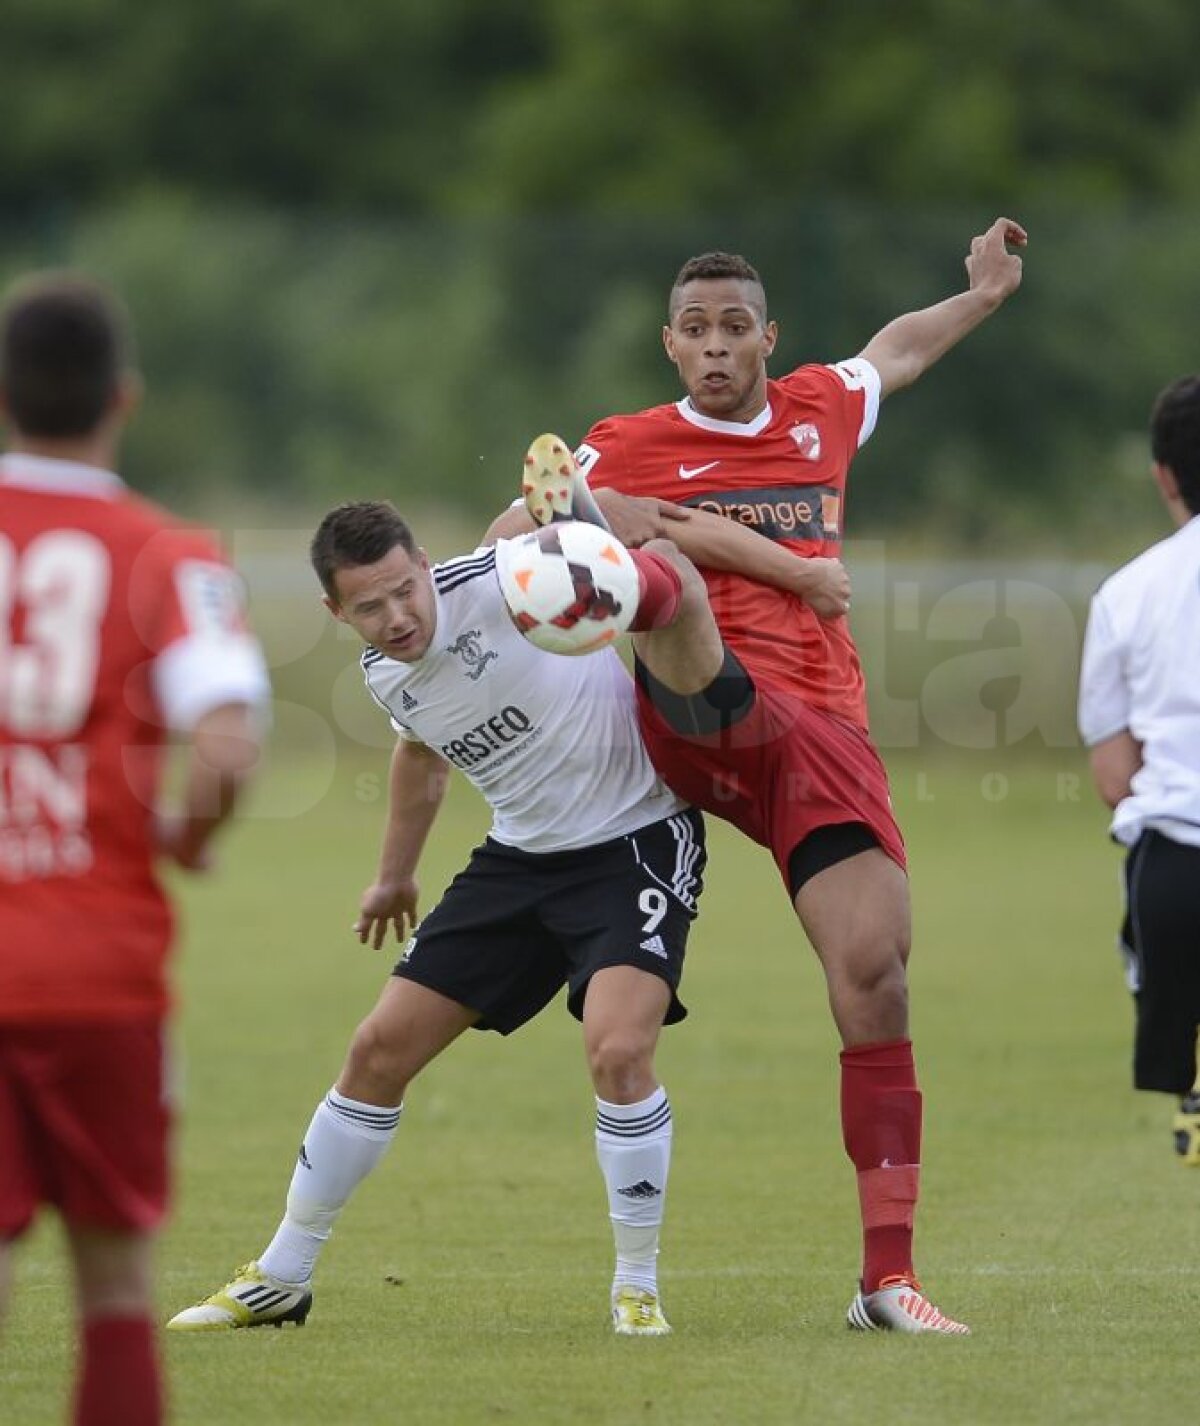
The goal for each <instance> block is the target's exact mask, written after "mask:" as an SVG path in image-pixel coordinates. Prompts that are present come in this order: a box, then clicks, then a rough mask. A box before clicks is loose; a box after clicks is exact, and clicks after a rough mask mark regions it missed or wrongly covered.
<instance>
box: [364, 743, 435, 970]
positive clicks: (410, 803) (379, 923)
mask: <svg viewBox="0 0 1200 1426" xmlns="http://www.w3.org/2000/svg"><path fill="white" fill-rule="evenodd" d="M449 776H450V769H449V768H448V767H447V766H446V763H445V762H444V760H443V759H442V758H441V757H439V756H438V754H437V753H435V752H434V751H433V749H432V748H429V747H426V745H425V744H424V743H416V742H412V741H410V740H409V739H407V738H401V739H400V741H399V742H398V743H397V744H396V748H395V751H394V752H393V753H392V767H391V774H390V777H389V781H388V810H387V824H386V826H385V827H384V833H383V848H382V850H381V851H380V853H379V870H378V872H377V873H376V875H375V880H374V881H373V882H372V883H371V885H370V886H368V887H367V889H366V890H365V891H364V892H363V894H362V901H361V905H360V909H359V916H358V920H357V921H356V922H355V923H354V929H355V931H357V933H358V939H359V940H360V941H362V942H363V943H364V945H365V944H366V942H367V941H370V942H371V944H372V945H373V946H374V947H375V949H376V950H378V949H379V948H380V946H382V945H383V942H384V940H385V938H386V936H387V933H388V926H389V925H393V924H394V925H395V928H396V939H397V940H403V939H404V937H405V936H406V935H408V934H409V933H410V932H411V931H412V930H413V928H414V927H415V926H416V924H417V896H418V887H417V862H418V861H420V859H421V851H422V849H423V848H424V846H425V839H426V838H427V837H428V836H429V830H430V828H431V827H432V826H433V823H434V819H435V818H436V817H437V814H438V808H439V807H440V806H441V805H442V798H443V796H444V795H445V792H446V782H447V780H448V779H449Z"/></svg>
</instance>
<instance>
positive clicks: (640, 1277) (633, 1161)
mask: <svg viewBox="0 0 1200 1426" xmlns="http://www.w3.org/2000/svg"><path fill="white" fill-rule="evenodd" d="M596 1157H597V1158H598V1159H599V1161H600V1171H601V1173H603V1175H604V1183H605V1187H606V1188H607V1189H608V1213H609V1217H610V1218H611V1219H612V1225H613V1239H614V1241H615V1244H616V1250H617V1265H616V1269H615V1271H614V1273H613V1291H614V1292H615V1291H616V1289H617V1288H618V1287H621V1286H623V1285H628V1286H630V1287H640V1288H643V1289H645V1291H647V1292H655V1293H656V1292H657V1291H658V1234H659V1229H660V1228H661V1227H662V1220H663V1207H664V1204H665V1201H666V1196H667V1175H668V1173H669V1172H670V1168H671V1103H670V1100H668V1098H667V1092H666V1090H665V1089H663V1088H662V1087H661V1085H660V1086H659V1088H658V1089H656V1090H655V1091H654V1093H653V1094H652V1095H650V1097H649V1098H648V1099H643V1100H642V1101H641V1102H640V1103H638V1104H609V1103H608V1102H607V1101H605V1100H603V1099H597V1100H596Z"/></svg>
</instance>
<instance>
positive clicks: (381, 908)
mask: <svg viewBox="0 0 1200 1426" xmlns="http://www.w3.org/2000/svg"><path fill="white" fill-rule="evenodd" d="M417 893H418V888H417V883H416V879H415V878H414V877H406V878H405V879H404V880H402V881H394V882H382V881H377V882H374V883H373V884H372V885H371V886H368V887H367V889H366V891H364V892H363V894H362V899H361V901H360V903H359V911H358V920H357V921H355V923H354V932H355V934H356V935H357V936H358V939H359V940H360V941H361V942H362V943H363V945H364V946H365V945H366V944H367V943H368V941H369V942H370V943H371V945H372V946H374V947H375V949H376V950H377V951H378V950H380V949H381V948H382V946H383V943H384V941H386V940H387V933H388V927H389V926H394V927H395V928H396V939H397V940H398V941H406V940H407V939H408V938H409V936H410V935H412V933H413V931H415V930H416V926H417Z"/></svg>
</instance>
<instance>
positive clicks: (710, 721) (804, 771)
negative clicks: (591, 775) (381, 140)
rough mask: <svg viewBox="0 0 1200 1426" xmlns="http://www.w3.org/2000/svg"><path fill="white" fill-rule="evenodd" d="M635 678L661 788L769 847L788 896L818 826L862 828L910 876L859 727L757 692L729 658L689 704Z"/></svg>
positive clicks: (790, 696) (788, 697)
mask: <svg viewBox="0 0 1200 1426" xmlns="http://www.w3.org/2000/svg"><path fill="white" fill-rule="evenodd" d="M637 673H638V679H637V684H638V714H639V719H640V722H641V727H642V735H643V737H644V738H645V741H646V747H647V750H648V751H649V753H650V758H651V760H652V761H653V763H654V766H655V768H656V769H657V770H658V772H659V774H660V775H661V777H662V779H663V781H664V782H665V783H666V784H667V785H668V786H669V787H670V788H671V789H672V790H673V791H674V792H676V793H678V794H679V796H680V797H685V798H687V800H688V801H689V802H692V803H694V804H695V805H696V806H697V807H701V808H703V809H704V811H705V812H711V813H713V814H714V815H715V816H718V817H723V818H724V819H725V821H727V822H732V823H733V825H734V826H735V827H737V828H738V829H739V830H740V831H742V832H745V834H746V835H747V836H748V837H752V838H753V839H754V841H756V842H758V843H760V844H761V845H762V846H764V847H769V848H770V850H771V852H772V854H773V855H774V857H775V862H776V865H777V866H778V867H779V870H780V872H781V874H782V876H783V879H784V881H785V883H787V884H788V886H789V890H792V887H791V882H790V863H791V858H792V853H793V852H794V851H795V850H796V848H797V847H799V846H800V844H801V843H802V842H803V841H804V840H805V838H806V837H808V836H809V835H810V833H812V832H815V831H817V830H818V829H819V828H822V827H835V826H838V825H842V824H846V823H861V824H862V825H863V826H865V827H866V828H867V829H868V831H869V832H870V833H871V835H872V837H873V838H874V839H875V841H876V842H878V844H879V846H880V847H881V848H882V849H883V851H885V852H886V853H887V855H888V856H889V857H891V859H892V860H893V861H894V862H896V863H897V864H898V865H899V866H900V867H901V868H905V867H906V865H907V863H906V858H905V854H904V839H903V837H902V836H901V835H900V829H899V827H897V825H896V819H895V818H894V817H893V815H892V799H891V796H890V794H889V792H888V782H887V773H886V772H885V770H884V767H883V763H882V762H881V761H880V757H879V754H878V753H877V752H876V751H875V747H874V744H873V743H872V742H871V740H870V738H869V737H868V736H867V734H866V732H865V731H864V730H863V729H862V728H859V727H858V726H857V725H855V724H854V723H850V722H847V721H846V720H845V719H844V718H840V717H838V716H837V715H836V714H834V713H827V712H825V711H824V710H823V709H820V708H813V707H812V706H811V705H809V704H807V703H805V702H804V701H803V700H802V699H801V698H800V697H799V696H798V695H796V694H794V693H790V692H788V691H786V690H783V689H778V688H758V687H756V686H755V684H754V682H753V681H752V679H751V678H750V676H749V675H748V674H747V673H746V671H745V670H744V669H743V668H742V667H741V665H740V664H739V663H738V662H737V660H736V659H735V658H734V657H733V656H732V655H731V654H727V656H726V660H725V667H724V668H723V669H722V671H721V674H720V675H718V678H717V679H716V680H714V682H713V683H712V684H710V685H709V687H708V688H707V689H704V690H703V691H702V692H701V693H698V694H692V695H690V696H688V697H682V696H680V695H678V694H673V693H671V692H670V690H668V689H666V688H664V687H663V685H662V684H660V683H658V681H657V680H655V679H654V678H653V677H652V676H651V675H649V674H648V672H647V670H646V669H645V668H644V667H643V666H642V665H640V664H639V665H638V670H637Z"/></svg>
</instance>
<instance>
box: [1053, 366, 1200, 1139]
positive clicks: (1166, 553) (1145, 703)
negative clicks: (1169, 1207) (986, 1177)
mask: <svg viewBox="0 0 1200 1426" xmlns="http://www.w3.org/2000/svg"><path fill="white" fill-rule="evenodd" d="M1150 444H1151V454H1152V461H1153V471H1154V479H1155V483H1156V485H1157V486H1158V491H1159V494H1160V495H1161V496H1162V499H1163V502H1164V504H1165V505H1166V507H1167V511H1168V513H1169V515H1170V517H1171V520H1172V522H1173V523H1174V525H1175V526H1176V530H1175V533H1174V534H1173V535H1171V536H1170V537H1169V538H1168V539H1165V540H1160V541H1158V542H1157V543H1156V544H1154V545H1152V546H1151V547H1150V548H1149V549H1148V550H1143V551H1142V553H1141V554H1140V555H1138V556H1137V558H1136V559H1133V560H1131V561H1130V562H1129V563H1128V564H1127V565H1125V566H1123V568H1121V569H1119V570H1117V572H1116V573H1115V574H1113V575H1111V576H1110V577H1109V578H1108V579H1106V580H1105V582H1104V583H1103V584H1102V585H1101V586H1100V588H1099V590H1098V591H1097V592H1096V595H1095V597H1094V598H1093V600H1092V605H1091V610H1090V612H1089V616H1088V626H1087V637H1086V639H1085V640H1084V647H1083V667H1082V671H1081V674H1080V687H1079V727H1080V732H1081V733H1082V735H1083V741H1084V742H1085V743H1086V744H1087V746H1088V753H1089V761H1090V763H1091V769H1092V776H1093V780H1094V782H1095V784H1096V790H1097V791H1098V792H1099V794H1100V796H1101V798H1102V799H1103V800H1104V802H1105V803H1107V805H1108V806H1109V807H1111V808H1112V809H1113V818H1112V824H1111V828H1110V830H1111V833H1112V837H1113V839H1114V840H1115V841H1117V842H1119V843H1121V845H1122V846H1124V847H1126V848H1128V856H1127V857H1126V861H1125V890H1126V915H1125V925H1124V927H1123V929H1122V934H1121V945H1122V949H1123V950H1124V952H1125V959H1126V967H1127V971H1128V980H1129V987H1130V989H1131V990H1132V991H1133V995H1134V1003H1135V1006H1136V1026H1135V1033H1134V1046H1133V1083H1134V1087H1135V1088H1136V1089H1139V1090H1149V1091H1151V1092H1155V1093H1161V1094H1170V1095H1174V1096H1175V1097H1177V1098H1178V1099H1179V1101H1180V1104H1179V1111H1178V1113H1177V1114H1176V1116H1175V1147H1176V1151H1177V1152H1178V1153H1179V1154H1180V1156H1181V1158H1182V1159H1183V1161H1184V1162H1185V1163H1188V1164H1191V1165H1196V1166H1200V1080H1197V1064H1196V1034H1197V1029H1198V1028H1200V889H1198V888H1200V374H1193V375H1190V376H1185V377H1181V378H1180V379H1179V380H1178V381H1174V382H1172V383H1171V385H1170V386H1168V387H1167V388H1166V390H1165V391H1163V392H1161V393H1160V395H1159V397H1158V400H1157V401H1156V402H1155V405H1154V411H1153V414H1152V416H1151V422H1150Z"/></svg>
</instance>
